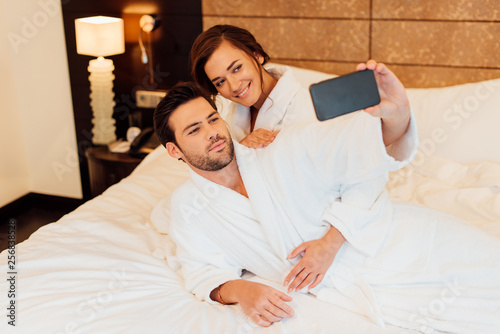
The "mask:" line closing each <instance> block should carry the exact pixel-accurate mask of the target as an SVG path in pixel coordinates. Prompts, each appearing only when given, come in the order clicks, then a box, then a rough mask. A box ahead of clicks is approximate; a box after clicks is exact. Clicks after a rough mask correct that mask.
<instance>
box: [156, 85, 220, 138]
mask: <svg viewBox="0 0 500 334" xmlns="http://www.w3.org/2000/svg"><path fill="white" fill-rule="evenodd" d="M198 97H202V98H204V99H205V100H207V102H208V103H210V105H211V106H212V108H214V110H217V107H216V105H215V103H214V102H213V101H212V100H211V99H210V97H209V96H208V95H207V94H206V93H205V92H204V91H203V90H202V89H201V88H200V87H199V86H197V85H196V84H194V83H193V82H179V83H177V84H176V85H175V86H174V87H172V88H171V89H170V90H169V91H168V93H167V95H166V96H165V97H164V98H163V99H162V100H161V101H160V103H158V105H157V106H156V109H155V111H154V114H153V124H154V129H155V133H156V136H157V137H158V140H159V141H160V143H161V144H162V145H163V146H165V145H166V144H167V143H168V142H172V143H174V144H175V145H177V140H176V139H175V133H174V129H172V128H171V127H170V124H169V119H170V116H171V115H172V112H173V111H175V110H176V109H177V108H179V107H180V106H181V105H183V104H185V103H188V102H189V101H192V100H194V99H196V98H198Z"/></svg>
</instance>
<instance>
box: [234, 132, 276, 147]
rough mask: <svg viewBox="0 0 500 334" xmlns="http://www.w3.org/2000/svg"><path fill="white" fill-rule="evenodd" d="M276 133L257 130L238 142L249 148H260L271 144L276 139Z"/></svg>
mask: <svg viewBox="0 0 500 334" xmlns="http://www.w3.org/2000/svg"><path fill="white" fill-rule="evenodd" d="M277 134H278V132H273V131H269V130H266V129H257V130H255V131H253V132H251V133H249V134H248V135H247V136H246V137H245V138H243V139H242V140H241V141H240V144H241V145H245V146H246V147H250V148H261V147H265V146H267V145H269V144H271V143H272V142H273V141H274V138H276V135H277Z"/></svg>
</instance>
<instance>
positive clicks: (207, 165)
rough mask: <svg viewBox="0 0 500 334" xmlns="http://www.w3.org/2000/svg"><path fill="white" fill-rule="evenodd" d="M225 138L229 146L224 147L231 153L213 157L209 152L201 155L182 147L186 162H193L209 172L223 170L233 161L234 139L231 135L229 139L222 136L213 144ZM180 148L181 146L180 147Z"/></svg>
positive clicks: (213, 142)
mask: <svg viewBox="0 0 500 334" xmlns="http://www.w3.org/2000/svg"><path fill="white" fill-rule="evenodd" d="M221 139H222V140H225V142H226V144H227V146H226V147H225V148H224V149H225V150H226V149H228V150H229V154H227V155H222V156H220V157H218V158H212V157H210V156H209V155H208V154H206V155H199V154H195V153H190V152H187V151H184V150H182V149H181V152H182V153H183V154H184V158H185V159H186V162H188V163H189V164H191V165H192V166H193V167H196V168H198V169H200V170H204V171H207V172H214V171H218V170H221V169H222V168H224V167H226V166H227V165H229V164H230V163H231V161H233V158H234V144H233V141H232V140H231V137H229V140H228V139H227V138H221V137H217V138H215V139H213V140H212V143H210V145H209V146H208V147H210V146H211V145H213V144H215V143H216V142H217V141H219V140H221ZM179 149H180V147H179Z"/></svg>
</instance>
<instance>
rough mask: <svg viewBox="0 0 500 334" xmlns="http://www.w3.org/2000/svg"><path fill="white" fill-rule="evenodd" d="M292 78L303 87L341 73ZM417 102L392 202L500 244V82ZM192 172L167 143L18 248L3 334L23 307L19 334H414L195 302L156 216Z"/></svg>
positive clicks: (305, 303) (311, 303) (311, 315)
mask: <svg viewBox="0 0 500 334" xmlns="http://www.w3.org/2000/svg"><path fill="white" fill-rule="evenodd" d="M293 71H294V73H295V75H296V76H297V77H298V78H299V80H300V81H301V82H302V83H303V84H304V86H308V85H309V84H310V83H313V82H317V81H320V80H323V79H326V78H329V77H331V76H332V75H329V74H325V73H320V72H316V71H312V70H306V69H300V68H293ZM408 96H409V98H410V100H411V104H412V108H413V111H414V114H415V117H416V119H417V124H418V129H419V136H420V138H419V140H420V146H419V152H418V154H417V156H416V158H415V160H414V161H413V162H412V163H411V164H410V165H408V166H407V167H405V168H404V169H403V170H401V171H398V172H396V173H393V174H392V175H391V177H390V180H389V183H388V185H387V187H388V190H389V193H390V195H391V196H392V197H393V200H394V201H406V202H411V203H413V204H414V205H423V206H427V207H430V208H434V209H438V210H441V211H444V212H446V213H449V214H454V215H457V216H458V217H460V218H463V219H466V220H469V221H470V222H472V223H474V224H476V225H477V226H479V227H480V228H482V229H484V230H486V231H487V232H488V233H491V234H494V235H496V236H499V237H500V149H499V144H500V132H499V131H498V126H499V125H500V110H499V107H498V106H499V105H500V79H496V80H490V81H484V82H478V83H471V84H465V85H459V86H452V87H443V88H426V89H408ZM225 104H226V101H221V108H222V113H223V112H224V109H225ZM187 175H188V172H187V168H186V166H185V165H184V164H183V163H182V162H179V161H176V160H174V159H172V158H170V157H169V156H168V155H167V153H166V151H165V150H164V148H163V147H158V148H157V149H155V150H154V151H153V152H152V153H150V154H149V155H148V156H147V157H146V158H145V159H144V160H143V162H142V163H141V164H140V165H139V166H138V167H137V168H136V169H135V171H134V172H133V173H132V174H131V175H130V176H129V177H127V178H125V179H123V180H122V181H121V182H119V183H118V184H116V185H114V186H112V187H110V188H108V189H107V190H106V191H105V192H104V193H103V194H102V195H100V196H98V197H96V198H94V199H92V200H90V201H88V202H86V203H85V204H83V205H82V206H80V207H79V208H77V209H76V210H75V211H73V212H71V213H69V214H67V215H65V216H64V217H62V218H61V219H60V220H59V221H57V222H54V223H51V224H49V225H46V226H44V227H42V228H41V229H39V230H38V231H37V232H35V233H34V234H33V235H32V236H31V237H30V238H29V239H28V240H26V241H24V242H22V243H20V244H19V245H17V247H16V259H17V262H16V266H15V270H16V273H17V274H16V280H15V293H16V296H15V297H14V298H6V296H8V293H9V289H12V287H11V285H10V283H11V282H10V281H8V280H6V279H2V280H1V281H0V295H1V299H0V300H1V301H2V302H1V308H2V310H4V311H3V312H2V313H3V315H2V320H1V321H0V332H1V333H7V332H11V331H12V332H14V331H13V329H14V327H13V326H11V325H9V323H8V321H9V317H8V315H9V310H7V311H6V309H7V308H8V307H9V305H10V304H9V303H10V301H11V300H15V303H16V310H15V314H16V316H15V325H16V326H15V329H16V331H15V332H16V333H54V334H55V333H140V332H144V333H237V334H245V333H331V332H335V333H373V334H377V333H384V334H387V333H401V334H402V333H414V332H413V331H408V330H403V329H401V328H397V327H392V326H387V327H385V328H381V327H379V326H377V325H375V324H373V323H371V322H370V321H369V320H367V319H365V318H363V317H361V316H359V315H357V314H354V313H351V312H349V311H347V310H344V309H341V308H338V307H335V306H333V305H330V304H326V303H324V302H321V301H318V300H316V299H315V298H314V297H312V296H310V295H304V294H294V295H293V297H294V301H293V302H292V307H293V308H294V309H295V312H296V315H295V316H294V317H293V318H291V319H287V320H284V321H282V322H280V323H276V324H273V325H272V326H271V327H269V328H259V327H256V326H254V325H253V324H252V323H251V322H250V321H249V320H248V318H247V317H246V316H245V315H244V314H243V312H242V311H241V309H240V307H239V306H238V305H231V306H222V305H209V304H207V303H203V302H199V301H197V300H196V299H195V298H194V296H193V295H191V294H190V293H188V292H187V291H185V290H184V287H183V280H182V277H181V275H179V268H178V267H176V265H175V263H173V262H172V263H171V262H169V258H171V257H172V255H173V254H174V253H175V246H174V245H173V243H172V241H171V240H170V238H169V236H168V233H166V232H167V227H168V219H165V220H164V224H158V223H157V224H156V225H154V224H153V223H152V219H151V217H152V215H153V216H154V215H156V214H157V212H156V211H155V210H154V208H155V206H156V204H157V203H159V201H161V200H162V199H164V198H166V197H168V196H169V195H170V194H171V192H172V191H173V189H174V188H175V187H176V186H177V185H179V184H180V183H182V182H183V180H185V179H186V177H187ZM155 221H156V220H155ZM8 255H9V253H8V250H6V251H4V252H2V253H1V255H0V267H1V268H2V269H1V271H2V272H3V273H5V274H4V275H7V277H8V278H9V276H8V273H9V272H10V271H11V270H10V269H9V267H8V265H9V264H8ZM249 279H253V280H257V281H262V280H261V279H259V278H257V277H249ZM267 283H268V284H271V285H272V286H275V285H274V284H272V283H269V282H267ZM5 315H7V317H5Z"/></svg>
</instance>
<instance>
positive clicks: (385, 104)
mask: <svg viewBox="0 0 500 334" xmlns="http://www.w3.org/2000/svg"><path fill="white" fill-rule="evenodd" d="M365 69H369V70H373V72H374V74H375V80H376V81H377V86H378V91H379V94H380V104H378V105H376V106H373V107H369V108H366V109H365V111H366V112H367V113H369V114H370V115H372V116H375V117H380V118H382V131H383V135H384V144H385V145H386V146H388V145H390V144H392V143H394V142H395V141H397V140H398V139H399V138H401V137H402V136H403V135H404V134H405V132H406V130H407V128H408V125H409V124H410V102H409V100H408V97H407V95H406V90H405V88H404V86H403V84H402V83H401V81H399V79H398V78H397V77H396V75H395V74H394V73H392V71H390V70H389V69H388V68H387V66H385V65H384V64H382V63H377V62H376V61H375V60H373V59H371V60H369V61H368V62H366V63H361V64H358V66H357V67H356V70H358V71H363V70H365Z"/></svg>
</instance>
